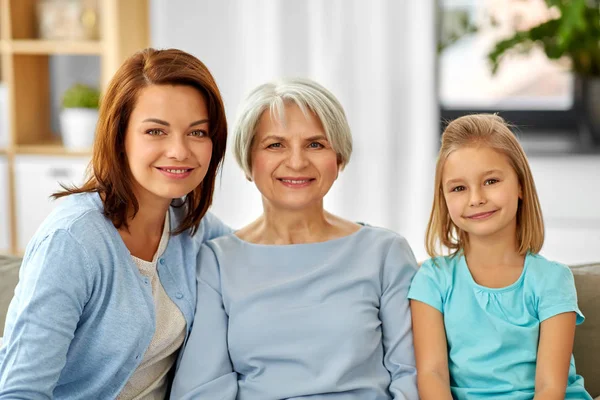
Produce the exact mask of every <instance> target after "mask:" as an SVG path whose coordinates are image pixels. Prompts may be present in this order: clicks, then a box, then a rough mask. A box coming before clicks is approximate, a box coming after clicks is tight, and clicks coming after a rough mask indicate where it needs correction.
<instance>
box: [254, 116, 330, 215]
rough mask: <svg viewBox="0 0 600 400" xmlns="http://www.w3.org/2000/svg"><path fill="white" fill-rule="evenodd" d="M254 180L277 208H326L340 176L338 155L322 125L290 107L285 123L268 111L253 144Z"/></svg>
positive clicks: (265, 197) (261, 120) (258, 128)
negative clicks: (327, 198)
mask: <svg viewBox="0 0 600 400" xmlns="http://www.w3.org/2000/svg"><path fill="white" fill-rule="evenodd" d="M251 159H252V180H253V181H254V182H255V183H256V187H257V188H258V190H259V191H260V192H261V193H262V195H263V198H264V199H265V200H266V201H267V202H268V203H269V204H270V205H271V206H273V207H276V208H280V209H290V210H291V209H294V210H301V209H304V208H308V207H313V206H321V207H322V205H323V197H324V196H325V194H326V193H327V192H328V191H329V189H330V188H331V185H332V184H333V182H334V181H335V180H336V179H337V176H338V171H339V168H338V160H337V154H336V153H335V151H334V150H333V149H332V148H331V145H330V143H329V141H328V140H327V136H326V135H325V131H324V129H323V126H322V125H321V122H320V121H319V119H318V118H317V117H316V116H315V115H314V114H312V113H311V114H309V115H308V116H305V115H304V114H303V113H302V111H301V110H300V108H298V106H297V105H295V104H291V105H287V106H286V108H285V121H282V122H281V123H280V122H279V121H277V120H273V119H272V118H271V116H270V113H269V112H268V111H267V112H264V113H263V115H262V117H261V118H260V120H259V123H258V126H257V129H256V134H255V137H254V140H253V145H252V155H251Z"/></svg>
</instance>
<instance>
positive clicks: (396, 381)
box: [379, 238, 419, 400]
mask: <svg viewBox="0 0 600 400" xmlns="http://www.w3.org/2000/svg"><path fill="white" fill-rule="evenodd" d="M416 270H417V262H416V260H415V258H414V256H413V253H412V251H411V250H410V247H409V246H408V243H407V242H406V241H405V240H404V239H402V240H400V239H398V238H396V239H394V241H393V243H392V245H391V247H390V249H389V252H388V255H387V257H386V260H385V265H384V270H383V290H382V294H381V301H380V306H379V318H380V320H381V327H382V335H383V351H384V357H383V363H384V365H385V367H386V369H387V370H388V371H389V372H390V376H391V382H390V387H389V390H390V393H391V394H392V396H393V398H394V399H406V400H409V399H410V400H412V399H418V398H419V394H418V391H417V381H416V372H417V371H416V368H415V357H414V349H413V341H412V331H411V326H410V307H409V300H408V297H407V296H408V288H409V286H410V281H411V279H412V277H413V276H414V274H415V271H416Z"/></svg>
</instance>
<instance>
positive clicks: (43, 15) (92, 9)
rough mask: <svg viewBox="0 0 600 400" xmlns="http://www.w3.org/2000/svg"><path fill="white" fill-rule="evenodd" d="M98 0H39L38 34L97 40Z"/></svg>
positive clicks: (52, 37) (56, 37)
mask: <svg viewBox="0 0 600 400" xmlns="http://www.w3.org/2000/svg"><path fill="white" fill-rule="evenodd" d="M98 17H99V14H98V5H97V0H38V3H37V20H38V35H39V37H40V38H41V39H47V40H96V39H98V36H99V35H98V32H99V21H98V19H99V18H98Z"/></svg>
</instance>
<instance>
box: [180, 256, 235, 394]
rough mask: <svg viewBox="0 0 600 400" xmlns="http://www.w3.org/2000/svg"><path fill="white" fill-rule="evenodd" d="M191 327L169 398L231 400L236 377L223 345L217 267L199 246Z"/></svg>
mask: <svg viewBox="0 0 600 400" xmlns="http://www.w3.org/2000/svg"><path fill="white" fill-rule="evenodd" d="M198 258H199V264H198V270H199V274H198V296H197V307H196V316H195V318H194V325H193V327H192V331H191V333H190V337H189V338H188V341H187V344H186V346H185V349H184V351H183V356H182V357H181V361H180V363H179V366H178V367H177V371H176V373H175V379H174V381H173V387H172V390H171V399H198V400H202V399H207V400H213V399H219V400H228V399H231V400H234V399H235V398H236V395H237V374H236V373H235V371H234V370H233V366H232V364H231V360H230V358H229V349H228V346H227V329H228V322H229V317H228V316H227V313H226V312H225V308H224V305H223V298H222V295H221V284H220V274H219V265H218V261H217V259H216V257H215V254H214V252H213V251H212V249H211V248H210V247H208V246H207V245H203V246H202V247H201V249H200V253H199V256H198Z"/></svg>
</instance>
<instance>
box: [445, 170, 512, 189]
mask: <svg viewBox="0 0 600 400" xmlns="http://www.w3.org/2000/svg"><path fill="white" fill-rule="evenodd" d="M491 174H502V171H501V170H499V169H490V170H489V171H485V172H484V173H483V174H481V176H487V175H491ZM463 181H464V179H463V178H456V179H450V180H449V181H446V182H445V183H444V186H448V185H452V184H454V183H458V182H463Z"/></svg>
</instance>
